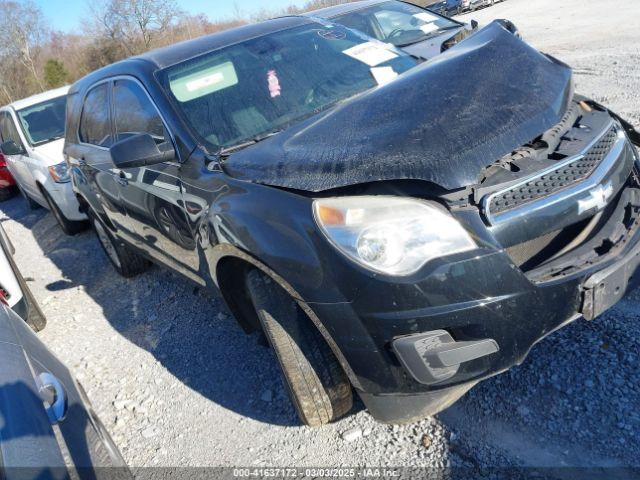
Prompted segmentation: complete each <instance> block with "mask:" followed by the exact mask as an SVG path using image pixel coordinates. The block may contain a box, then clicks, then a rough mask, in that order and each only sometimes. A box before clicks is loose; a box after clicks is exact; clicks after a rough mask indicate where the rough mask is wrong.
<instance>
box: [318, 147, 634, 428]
mask: <svg viewBox="0 0 640 480" xmlns="http://www.w3.org/2000/svg"><path fill="white" fill-rule="evenodd" d="M620 155H621V156H620V160H619V164H624V165H628V166H629V168H630V169H632V172H631V174H629V173H627V175H629V177H628V179H627V180H626V183H624V179H621V180H620V181H621V182H623V186H621V187H620V188H618V189H616V192H617V193H616V195H615V198H614V199H611V200H610V203H609V206H608V207H607V210H604V211H603V218H604V219H605V220H606V222H604V223H605V225H604V226H603V227H602V228H601V232H603V233H602V237H603V238H604V237H605V236H606V235H609V234H610V232H611V231H614V230H615V231H617V232H619V226H620V225H619V224H625V225H628V227H627V230H626V231H625V234H624V236H623V238H622V239H621V240H620V241H619V243H618V244H617V246H616V247H615V248H612V249H611V250H610V251H609V252H607V253H606V254H603V255H602V256H601V258H598V259H597V260H595V261H594V259H593V258H591V257H589V256H588V255H586V254H585V252H586V251H587V250H594V248H593V247H594V245H595V244H593V243H592V244H589V242H586V243H585V244H584V245H583V246H582V247H579V248H575V249H574V250H571V251H569V252H568V253H566V254H564V255H561V256H560V257H559V258H557V259H554V260H553V261H551V262H550V264H549V265H551V267H553V268H547V269H545V268H537V269H534V270H531V271H525V270H523V269H521V268H520V267H519V266H518V265H516V264H515V263H514V260H513V258H512V257H511V256H510V253H509V251H508V249H506V248H503V247H502V246H501V245H500V243H499V242H498V241H497V240H496V237H495V236H494V235H493V234H492V232H491V229H490V228H487V226H486V223H485V222H484V220H483V219H482V217H481V213H480V212H479V211H478V210H477V209H475V208H469V209H466V210H462V211H459V212H458V213H457V214H456V215H457V216H458V218H459V220H460V221H461V222H462V223H463V224H465V225H466V226H467V228H468V229H469V230H471V231H474V232H476V233H477V235H478V243H479V245H481V247H480V248H479V249H478V250H476V251H474V252H469V253H463V254H459V255H455V256H451V257H449V258H447V259H438V260H435V261H432V262H430V263H429V264H428V265H427V266H425V268H424V269H423V270H422V271H420V272H418V273H417V274H415V275H413V276H411V277H407V278H402V279H398V278H391V277H384V276H381V275H373V274H369V275H368V276H367V278H366V281H365V280H363V277H364V275H363V274H362V272H353V273H351V274H350V275H345V271H342V270H341V274H342V278H341V280H340V283H342V284H343V285H345V286H346V285H348V286H349V288H350V289H351V290H352V291H357V292H358V294H357V295H356V296H355V299H354V300H353V301H351V302H345V303H340V304H321V303H317V304H313V305H311V307H312V309H313V310H314V312H315V313H316V315H317V316H318V318H320V319H321V321H322V323H323V325H324V326H325V328H326V329H327V331H328V333H329V334H330V336H331V337H332V339H333V340H334V341H335V343H336V344H337V347H338V349H339V350H340V352H341V354H342V357H343V358H342V360H343V361H344V362H346V364H347V365H348V369H347V370H348V373H349V374H350V376H351V379H352V382H353V384H354V386H355V388H356V390H357V391H358V392H359V393H360V396H361V398H362V400H363V401H364V403H365V404H366V405H367V407H368V408H369V411H370V412H371V414H372V415H374V416H375V417H376V418H377V419H378V420H380V421H384V422H391V423H396V422H406V421H412V420H415V419H416V418H420V417H423V416H425V415H431V414H435V413H437V412H439V411H441V410H443V409H444V408H447V407H448V406H449V405H450V404H452V403H453V402H454V401H455V400H457V399H458V398H459V397H460V396H461V395H463V394H464V393H465V392H466V391H467V390H469V389H470V388H471V387H472V386H473V385H475V384H476V383H477V382H478V381H481V380H483V379H486V378H488V377H490V376H493V375H495V374H497V373H500V372H503V371H505V370H507V369H509V368H511V367H512V366H514V365H517V364H519V363H521V362H522V361H523V360H524V359H525V357H526V356H527V354H528V353H529V351H530V350H531V348H532V347H533V346H534V345H535V344H536V343H537V342H539V341H540V340H541V339H543V338H544V337H545V336H547V335H549V334H550V333H552V332H554V331H556V330H557V329H559V328H561V327H563V326H565V325H567V324H568V323H570V322H572V321H574V320H576V319H578V318H580V317H582V316H584V317H586V318H587V319H591V318H594V317H595V316H597V315H599V314H600V313H602V312H603V311H604V310H606V309H607V308H609V307H611V306H612V305H613V304H615V303H616V302H617V301H618V300H620V299H621V298H622V297H623V296H624V294H625V293H626V292H627V291H628V290H629V289H631V288H633V287H634V286H635V285H636V278H637V277H640V275H634V273H635V272H636V270H637V269H638V266H639V265H640V185H639V183H638V173H637V172H638V170H637V166H638V160H637V157H636V156H635V153H634V152H633V149H631V148H627V149H625V150H623V151H622V152H621V153H620ZM630 158H631V163H629V159H630ZM634 160H635V165H636V167H635V168H633V164H634ZM612 171H617V170H616V168H612ZM627 172H628V170H627ZM609 207H610V210H609ZM629 212H633V213H629ZM614 223H616V224H615V225H614ZM600 241H601V239H600V238H599V237H598V235H594V237H593V242H600ZM596 248H599V247H596ZM574 252H575V254H576V255H577V254H578V253H580V257H579V258H578V257H576V258H573V257H572V255H573V254H574ZM580 262H582V263H580ZM571 263H573V268H568V265H569V264H571ZM556 267H557V268H556ZM443 330H444V331H446V332H448V333H449V334H450V336H451V337H452V338H453V339H454V340H455V342H465V343H467V344H469V343H473V342H478V341H482V340H487V339H490V340H491V341H494V342H495V343H496V344H497V345H498V346H499V348H497V349H495V350H496V351H491V352H489V353H488V354H486V355H481V356H477V358H475V357H474V358H471V359H470V360H468V361H465V362H464V363H461V364H460V365H458V366H457V368H456V369H455V374H453V375H451V376H446V378H444V377H443V378H442V379H440V380H438V381H436V382H432V383H425V382H424V381H423V379H424V378H425V377H424V376H422V377H421V376H420V375H415V372H412V371H411V369H410V368H406V366H407V362H406V361H404V360H405V359H401V358H399V357H398V350H397V349H394V341H396V340H397V339H401V338H411V337H412V336H414V335H418V334H424V333H425V332H433V331H443Z"/></svg>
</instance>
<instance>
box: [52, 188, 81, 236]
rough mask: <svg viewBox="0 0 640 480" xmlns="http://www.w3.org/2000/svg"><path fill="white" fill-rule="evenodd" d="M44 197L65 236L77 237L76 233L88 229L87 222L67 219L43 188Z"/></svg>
mask: <svg viewBox="0 0 640 480" xmlns="http://www.w3.org/2000/svg"><path fill="white" fill-rule="evenodd" d="M42 195H43V196H44V198H45V200H46V201H47V204H48V205H49V210H51V214H52V215H53V216H54V217H55V219H56V221H57V222H58V225H60V228H61V229H62V231H63V232H64V233H65V234H67V235H75V234H76V233H80V232H82V231H83V230H85V229H86V228H87V222H83V221H74V220H69V219H68V218H67V217H65V216H64V213H62V211H61V210H60V208H59V207H58V204H57V203H56V202H55V200H54V199H53V198H51V195H49V192H47V191H46V190H45V189H44V188H42Z"/></svg>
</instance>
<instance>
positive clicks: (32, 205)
mask: <svg viewBox="0 0 640 480" xmlns="http://www.w3.org/2000/svg"><path fill="white" fill-rule="evenodd" d="M18 190H19V191H20V195H22V198H24V199H25V201H26V202H27V207H29V210H37V209H39V208H42V205H40V204H39V203H38V202H36V201H35V200H34V199H32V198H31V197H30V196H29V195H27V192H25V191H24V190H23V189H22V187H21V186H18Z"/></svg>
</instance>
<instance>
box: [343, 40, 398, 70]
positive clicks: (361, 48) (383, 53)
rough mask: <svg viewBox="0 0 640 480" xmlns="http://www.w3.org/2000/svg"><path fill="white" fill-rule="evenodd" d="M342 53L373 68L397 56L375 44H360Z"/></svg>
mask: <svg viewBox="0 0 640 480" xmlns="http://www.w3.org/2000/svg"><path fill="white" fill-rule="evenodd" d="M342 53H344V54H345V55H349V56H350V57H352V58H355V59H356V60H359V61H361V62H363V63H366V64H367V65H369V66H370V67H375V66H376V65H380V64H381V63H384V62H388V61H389V60H393V59H394V58H396V57H397V56H398V55H396V54H395V53H394V52H392V51H391V50H388V49H386V48H385V47H384V46H382V45H380V44H379V43H376V42H367V43H361V44H360V45H356V46H355V47H351V48H348V49H347V50H345V51H344V52H342Z"/></svg>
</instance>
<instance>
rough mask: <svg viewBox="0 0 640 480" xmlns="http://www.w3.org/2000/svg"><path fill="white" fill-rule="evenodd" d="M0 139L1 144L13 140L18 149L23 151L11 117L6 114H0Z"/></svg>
mask: <svg viewBox="0 0 640 480" xmlns="http://www.w3.org/2000/svg"><path fill="white" fill-rule="evenodd" d="M0 138H1V140H2V141H3V142H8V141H9V140H13V141H14V142H15V144H16V145H17V146H18V147H19V148H21V149H24V146H23V144H22V140H20V134H19V133H18V129H17V128H16V124H15V123H14V121H13V117H11V114H9V113H7V112H0Z"/></svg>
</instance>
